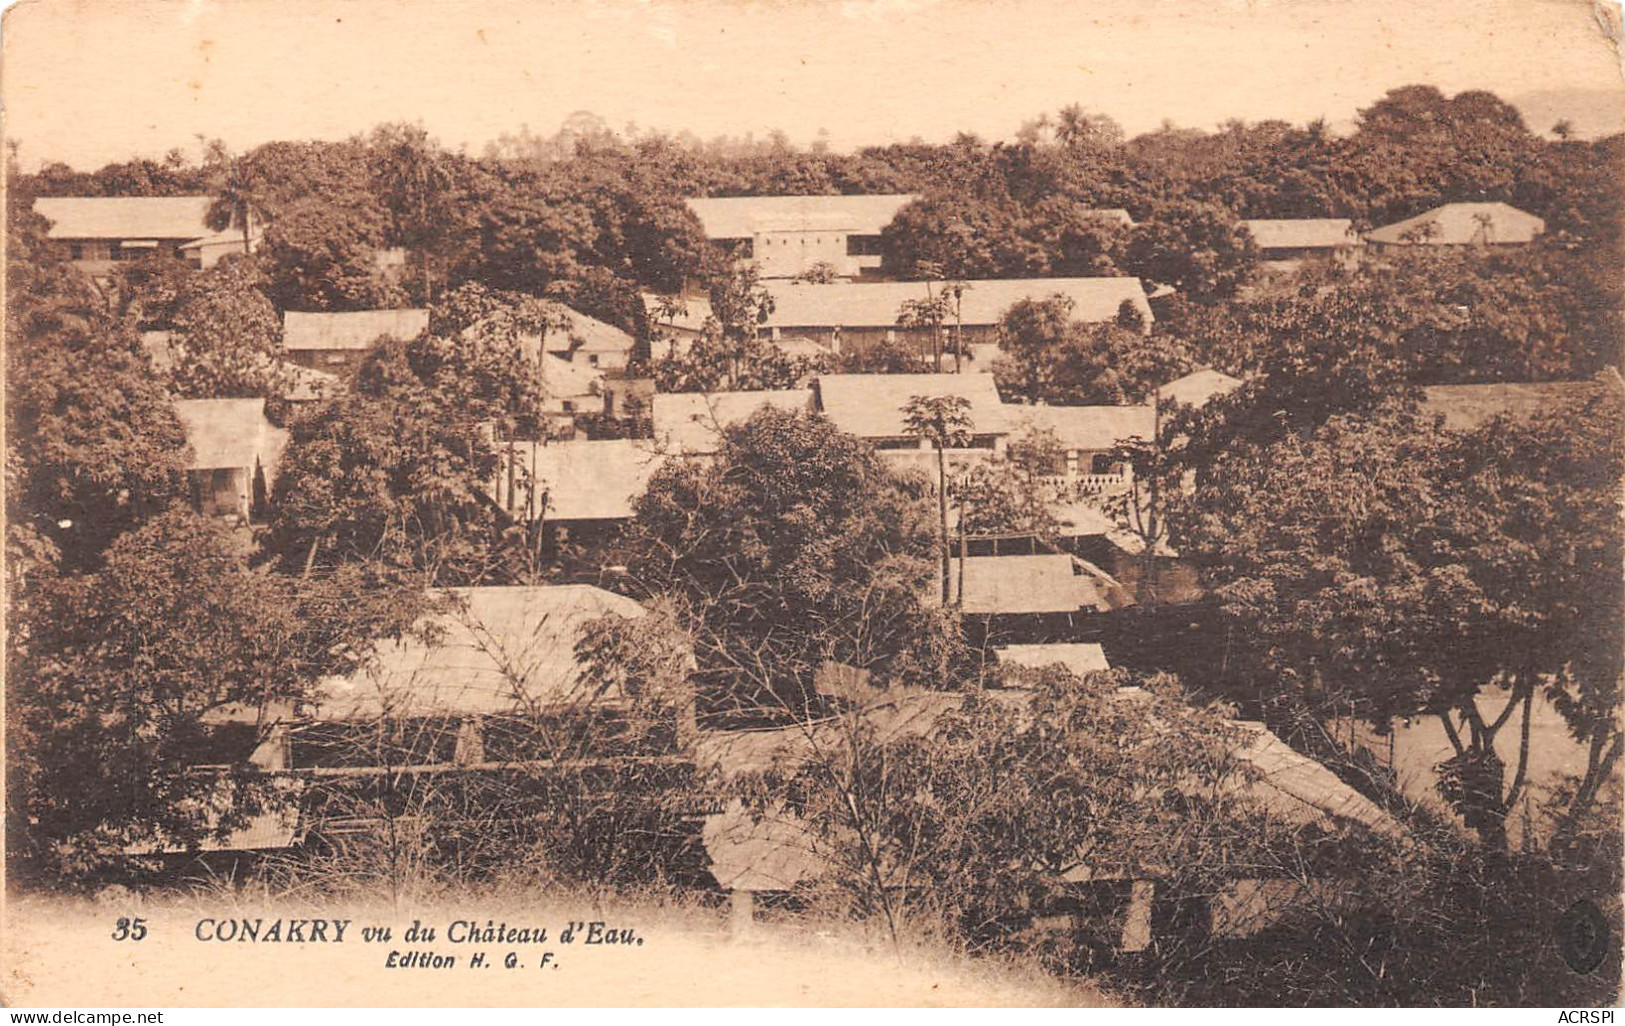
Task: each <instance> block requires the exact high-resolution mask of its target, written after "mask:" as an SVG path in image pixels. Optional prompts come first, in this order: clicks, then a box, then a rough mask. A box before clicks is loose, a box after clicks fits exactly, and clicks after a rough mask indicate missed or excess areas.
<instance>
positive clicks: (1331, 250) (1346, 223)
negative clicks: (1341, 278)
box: [1241, 217, 1363, 271]
mask: <svg viewBox="0 0 1625 1026" xmlns="http://www.w3.org/2000/svg"><path fill="white" fill-rule="evenodd" d="M1241 224H1242V227H1244V228H1246V229H1247V232H1248V234H1250V235H1252V237H1253V243H1254V244H1255V245H1257V246H1258V255H1259V259H1261V260H1263V261H1264V263H1265V264H1266V265H1268V266H1270V267H1272V268H1274V269H1275V270H1283V271H1285V270H1296V269H1297V268H1299V267H1302V266H1303V265H1304V264H1307V263H1321V264H1336V265H1338V266H1340V267H1353V266H1354V265H1356V264H1357V263H1359V253H1360V247H1361V245H1362V244H1363V243H1362V241H1361V239H1360V234H1359V232H1356V231H1355V230H1354V224H1353V222H1351V221H1350V220H1349V219H1348V218H1346V217H1313V218H1310V217H1294V218H1254V219H1252V220H1247V221H1243V222H1241Z"/></svg>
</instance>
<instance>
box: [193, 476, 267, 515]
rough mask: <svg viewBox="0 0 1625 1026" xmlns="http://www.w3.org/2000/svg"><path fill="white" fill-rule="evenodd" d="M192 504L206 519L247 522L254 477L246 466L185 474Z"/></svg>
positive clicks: (250, 507) (251, 501) (252, 496)
mask: <svg viewBox="0 0 1625 1026" xmlns="http://www.w3.org/2000/svg"><path fill="white" fill-rule="evenodd" d="M186 476H187V481H188V483H189V484H190V485H191V487H192V505H193V508H195V509H196V510H197V511H198V512H199V513H202V514H203V515H204V516H206V517H233V518H240V519H243V520H247V519H248V515H249V512H250V510H251V509H252V507H253V498H254V476H253V471H252V470H251V469H249V468H247V467H218V468H211V469H206V470H191V471H187V475H186Z"/></svg>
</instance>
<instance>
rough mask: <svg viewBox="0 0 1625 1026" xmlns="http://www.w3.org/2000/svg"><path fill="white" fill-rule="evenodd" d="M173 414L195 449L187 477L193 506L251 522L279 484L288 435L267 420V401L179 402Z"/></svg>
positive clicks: (213, 513)
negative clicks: (253, 515) (281, 463)
mask: <svg viewBox="0 0 1625 1026" xmlns="http://www.w3.org/2000/svg"><path fill="white" fill-rule="evenodd" d="M175 415H176V416H178V417H179V418H180V421H181V426H182V427H183V428H185V430H186V444H187V446H188V448H189V449H190V450H191V451H190V454H189V457H188V460H187V464H186V473H187V480H188V482H189V483H190V485H191V489H192V505H193V507H194V508H196V509H197V510H198V512H200V513H202V514H204V515H205V516H217V517H225V518H228V519H232V520H237V521H240V522H247V521H248V519H249V518H250V516H251V515H252V514H254V513H255V512H256V511H258V510H259V509H260V508H261V507H262V506H263V505H264V503H265V500H266V497H267V496H268V495H269V494H270V489H271V486H272V485H273V484H274V483H275V481H276V468H277V463H278V462H279V461H280V460H281V458H282V450H283V449H285V448H286V447H287V444H288V433H287V432H286V431H285V430H283V429H281V428H278V427H276V426H275V425H273V424H272V423H271V422H270V421H269V420H267V419H266V418H265V400H264V399H180V400H176V402H175Z"/></svg>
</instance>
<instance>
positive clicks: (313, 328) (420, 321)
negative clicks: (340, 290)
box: [282, 310, 429, 372]
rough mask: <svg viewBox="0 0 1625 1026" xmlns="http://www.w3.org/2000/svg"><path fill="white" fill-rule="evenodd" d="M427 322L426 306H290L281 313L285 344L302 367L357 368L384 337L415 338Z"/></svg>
mask: <svg viewBox="0 0 1625 1026" xmlns="http://www.w3.org/2000/svg"><path fill="white" fill-rule="evenodd" d="M428 326H429V311H427V310H354V311H350V312H348V313H301V312H298V311H295V310H290V311H288V312H287V313H285V314H283V315H282V347H283V349H285V350H286V351H287V354H288V359H289V361H291V362H292V363H296V364H298V365H299V366H301V367H309V368H310V369H311V370H320V371H328V372H335V371H337V372H342V371H348V370H354V369H355V368H356V367H357V366H358V365H359V364H360V363H361V361H362V359H363V358H365V357H366V355H367V351H368V350H370V349H371V348H372V347H373V346H375V345H377V344H378V343H379V342H380V341H381V340H383V339H386V338H392V339H398V340H401V341H405V340H407V339H413V338H416V337H418V336H419V335H421V334H422V333H423V332H424V330H425V329H426V328H428Z"/></svg>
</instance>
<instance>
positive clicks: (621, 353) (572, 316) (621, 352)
mask: <svg viewBox="0 0 1625 1026" xmlns="http://www.w3.org/2000/svg"><path fill="white" fill-rule="evenodd" d="M551 306H552V308H553V311H554V313H555V314H556V315H557V316H558V319H559V324H558V326H557V327H555V328H552V329H550V330H548V331H546V332H544V333H543V335H542V350H543V352H547V353H551V354H552V355H554V356H556V357H558V358H559V359H561V360H567V361H569V362H570V363H573V364H577V365H579V366H582V367H589V368H592V369H594V370H603V371H621V370H625V369H626V365H627V364H628V363H630V362H631V360H632V349H633V345H634V343H633V339H632V336H631V335H629V334H627V333H626V332H624V331H622V330H621V329H620V328H617V327H615V326H614V325H613V324H606V323H604V322H603V321H601V320H598V319H597V318H596V317H588V316H587V315H586V314H584V313H579V312H577V311H575V310H572V309H570V308H569V307H567V306H565V305H564V304H562V303H554V304H551Z"/></svg>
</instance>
